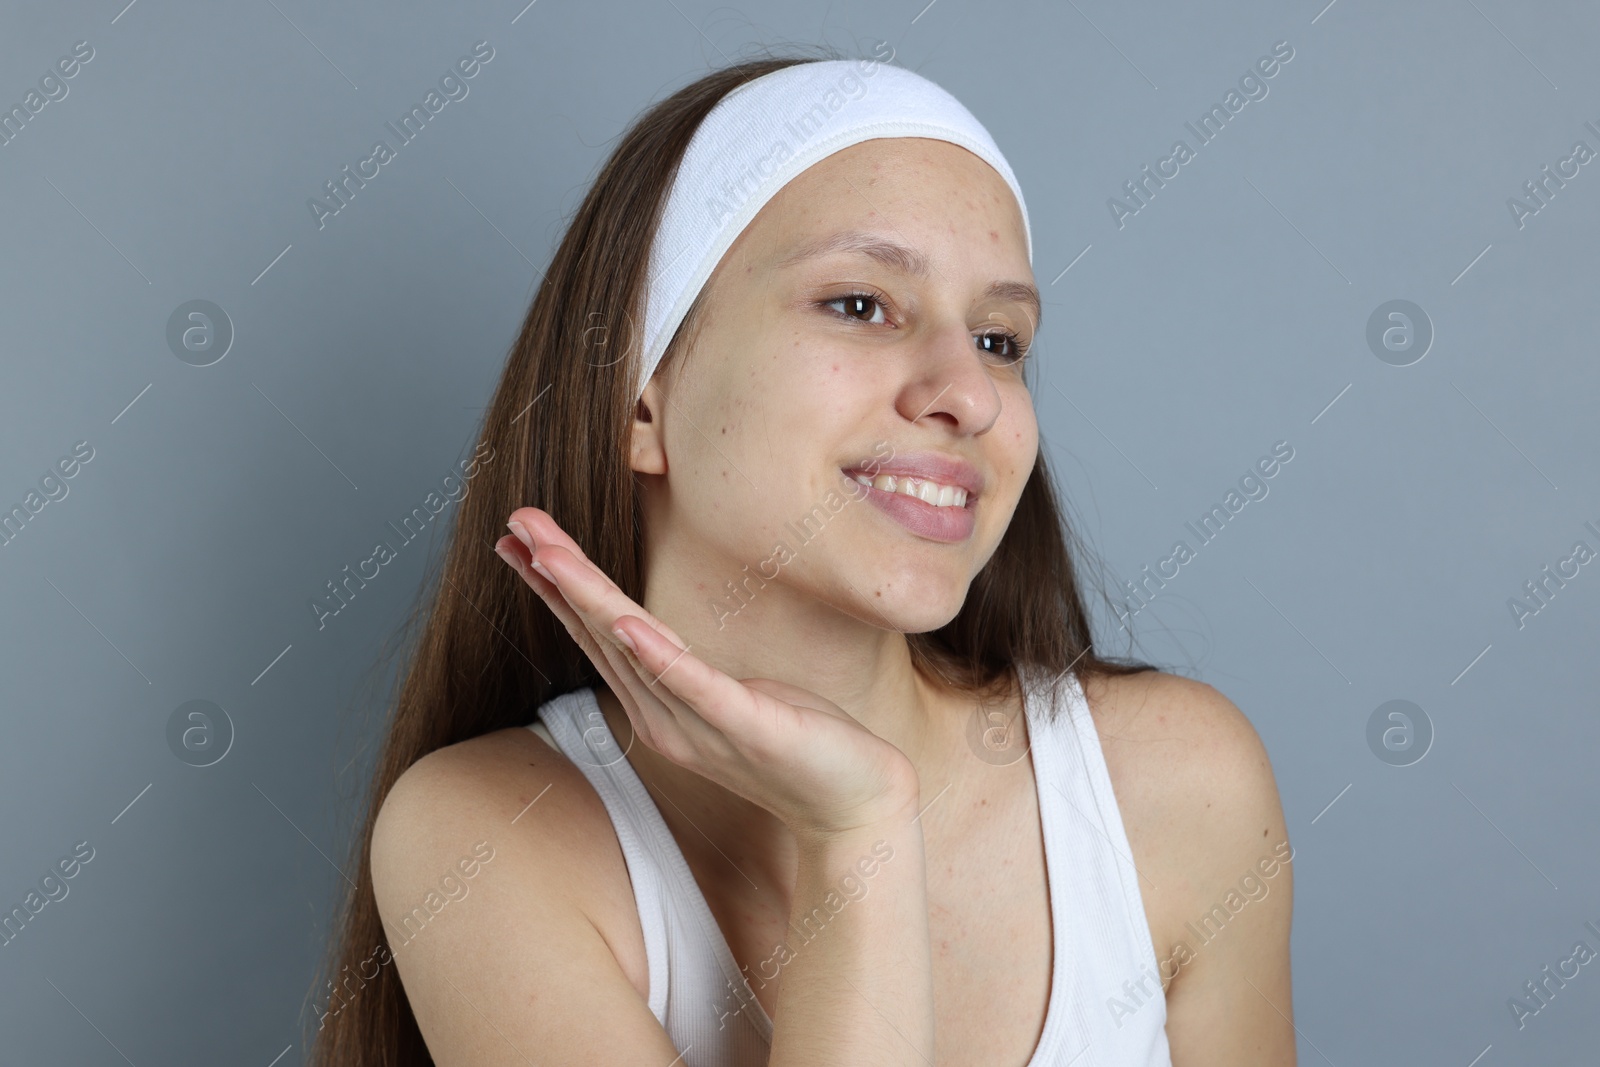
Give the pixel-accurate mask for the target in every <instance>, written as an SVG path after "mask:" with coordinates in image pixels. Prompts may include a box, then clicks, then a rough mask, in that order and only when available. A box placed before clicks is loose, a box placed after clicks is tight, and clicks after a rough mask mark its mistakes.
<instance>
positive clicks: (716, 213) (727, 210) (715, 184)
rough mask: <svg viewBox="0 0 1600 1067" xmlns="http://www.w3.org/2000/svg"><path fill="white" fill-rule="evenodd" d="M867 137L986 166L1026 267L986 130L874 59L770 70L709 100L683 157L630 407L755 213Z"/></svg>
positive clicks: (654, 256) (943, 97)
mask: <svg viewBox="0 0 1600 1067" xmlns="http://www.w3.org/2000/svg"><path fill="white" fill-rule="evenodd" d="M876 137H927V138H932V139H935V140H940V141H948V142H950V143H951V144H956V145H960V146H961V147H962V148H965V149H967V151H969V152H971V153H973V154H974V155H976V156H978V157H979V158H980V159H982V160H984V161H985V162H986V163H988V164H989V165H990V166H991V167H993V168H994V169H995V170H996V171H997V172H999V174H1000V176H1001V177H1002V178H1004V179H1005V181H1006V184H1007V185H1009V186H1010V187H1011V192H1012V194H1013V195H1014V196H1015V197H1016V198H1017V208H1018V210H1019V211H1021V213H1022V229H1023V233H1024V235H1025V236H1026V238H1027V243H1028V262H1029V263H1032V262H1033V233H1032V231H1031V230H1030V229H1029V227H1028V208H1027V205H1026V204H1025V203H1024V202H1023V199H1022V188H1021V187H1020V186H1019V185H1018V184H1017V178H1016V175H1015V174H1013V173H1012V172H1011V166H1010V164H1008V163H1007V162H1006V159H1005V156H1003V155H1001V153H1000V149H999V147H998V146H997V145H996V144H995V143H994V139H993V138H992V137H990V136H989V131H988V130H985V129H984V128H983V124H982V123H980V122H979V121H978V120H977V119H976V118H974V117H973V115H972V113H971V112H970V111H968V110H967V109H966V108H965V107H963V106H962V105H961V102H960V101H959V100H957V99H956V98H955V97H953V96H951V95H950V94H949V93H948V92H946V91H945V90H944V89H941V88H940V87H939V86H937V85H935V84H934V83H933V82H931V81H929V80H928V79H927V78H924V77H923V76H922V75H920V74H916V73H914V72H912V71H909V70H906V69H905V68H903V67H895V66H890V65H888V64H885V63H880V62H879V61H877V60H868V59H860V60H857V59H829V60H819V61H814V62H807V63H797V64H795V65H793V66H788V67H783V68H780V69H778V70H775V71H773V72H772V73H770V74H764V75H762V76H761V77H759V78H756V79H755V80H753V81H749V82H746V83H744V84H743V85H741V86H739V87H738V88H736V89H734V90H733V91H732V92H730V93H728V94H727V95H726V96H724V97H723V98H722V99H721V100H720V101H718V102H717V104H716V106H715V107H713V108H712V109H711V111H710V113H708V114H707V115H706V117H705V118H704V119H703V120H702V121H701V123H700V126H699V128H698V129H697V130H696V131H695V133H694V136H693V137H692V138H691V139H690V141H689V146H688V149H687V150H686V151H685V152H684V156H683V162H682V164H681V165H680V166H679V168H678V173H677V176H676V177H675V178H674V179H673V185H672V192H671V193H670V194H669V196H668V198H667V203H666V207H665V208H664V209H663V211H662V215H661V220H660V224H659V226H658V227H657V230H656V236H655V242H654V243H653V244H652V245H651V248H650V275H649V279H650V280H649V284H648V285H647V287H646V293H645V320H644V355H643V357H642V366H641V373H640V376H639V382H638V388H636V389H635V390H634V395H635V396H636V397H637V396H639V395H641V394H643V392H644V387H645V385H646V384H647V383H648V382H649V381H650V376H651V375H652V374H654V373H655V369H656V366H657V364H659V363H660V362H661V356H662V353H663V352H664V350H665V349H666V347H667V344H668V342H670V341H671V340H672V336H673V334H674V333H675V332H676V331H677V329H678V325H679V324H680V323H681V322H682V321H683V317H684V316H685V315H686V314H688V311H689V305H690V304H692V303H694V298H695V297H696V296H697V295H699V293H700V289H701V288H702V287H703V286H704V285H705V284H706V281H707V279H709V278H710V277H711V272H712V271H713V270H715V269H716V266H717V264H718V263H719V262H721V260H722V256H723V253H725V252H727V250H728V248H729V247H730V246H731V245H732V244H733V242H734V239H735V238H737V237H738V236H739V234H740V233H742V232H743V231H744V228H745V227H746V226H748V225H749V224H750V220H752V219H753V218H755V216H756V212H758V211H760V210H761V207H762V205H764V204H765V203H766V202H767V201H768V200H771V199H772V197H773V195H774V194H776V193H777V191H778V190H779V189H781V188H783V186H784V185H786V184H788V182H789V181H791V180H792V179H793V178H795V177H796V176H797V175H798V174H800V173H801V172H802V171H804V170H805V169H806V168H807V167H810V166H811V165H812V164H814V163H816V162H818V161H819V160H821V159H823V158H824V157H826V156H830V155H832V154H833V153H835V152H837V151H839V150H840V149H844V148H848V147H850V146H851V145H854V144H859V143H861V142H862V141H867V140H871V139H873V138H876Z"/></svg>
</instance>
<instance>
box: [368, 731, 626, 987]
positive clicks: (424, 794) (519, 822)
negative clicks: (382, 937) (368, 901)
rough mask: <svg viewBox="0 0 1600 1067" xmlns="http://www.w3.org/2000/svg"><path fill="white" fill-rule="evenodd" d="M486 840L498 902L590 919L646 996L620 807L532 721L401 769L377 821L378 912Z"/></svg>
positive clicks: (374, 855) (374, 858)
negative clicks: (617, 822) (619, 832)
mask: <svg viewBox="0 0 1600 1067" xmlns="http://www.w3.org/2000/svg"><path fill="white" fill-rule="evenodd" d="M480 841H487V842H488V843H489V845H490V846H491V847H492V848H493V849H494V850H495V855H496V858H495V861H494V863H493V866H494V867H495V868H497V870H496V873H497V874H498V875H499V876H500V877H499V878H497V879H496V882H497V883H499V885H500V887H501V890H500V891H497V892H496V893H495V894H493V896H494V898H495V899H496V900H497V901H498V902H499V903H498V905H497V906H499V907H502V908H506V909H508V910H511V911H522V910H523V909H540V910H544V909H548V908H551V907H553V906H560V907H563V908H566V909H568V911H569V913H570V914H573V915H581V916H583V917H584V918H586V919H587V921H588V922H590V923H592V924H593V926H594V927H595V929H596V930H598V931H599V932H600V934H601V936H602V937H603V938H605V940H606V942H607V944H608V945H610V947H611V949H612V951H613V953H614V954H615V955H616V957H617V961H618V963H619V964H620V965H621V966H622V968H623V970H624V972H625V973H627V975H628V977H629V979H630V980H631V981H632V982H633V984H634V985H635V987H636V988H638V989H639V990H640V992H641V995H643V994H644V992H645V989H646V984H647V980H648V969H647V966H646V962H645V959H644V951H643V949H644V937H643V933H642V931H641V930H640V927H639V916H638V909H637V905H636V904H635V902H634V898H633V893H632V883H631V882H630V880H629V877H628V870H627V863H626V861H625V860H624V858H623V855H622V849H621V846H620V844H619V843H618V841H617V836H616V831H615V828H614V827H613V826H612V824H611V819H610V816H609V815H608V814H607V812H606V809H605V805H604V804H603V803H602V802H601V800H600V796H599V794H598V793H596V792H595V790H594V787H593V786H592V785H591V784H590V783H589V780H588V778H587V777H585V775H584V773H583V771H581V770H580V769H579V768H578V767H577V766H575V765H574V764H573V763H572V761H571V760H569V759H568V758H567V757H566V756H565V755H564V754H563V753H561V752H559V751H557V750H555V749H553V748H551V747H550V745H549V744H548V743H546V742H545V740H544V739H543V738H541V737H540V736H539V735H538V734H536V733H535V732H534V731H532V730H530V729H526V728H522V727H516V728H512V729H505V730H496V731H494V732H492V733H488V734H484V735H482V736H479V737H474V738H471V739H469V740H466V741H461V742H458V743H456V744H453V745H448V746H446V747H444V748H441V749H438V750H436V751H434V752H431V753H429V754H428V755H426V756H424V757H423V758H422V759H420V760H418V761H417V762H416V763H414V764H412V766H411V767H409V768H408V769H407V770H406V771H405V773H403V774H402V775H401V776H400V778H399V779H398V780H397V781H396V782H395V784H394V787H393V788H392V789H390V791H389V793H388V795H387V796H386V797H385V798H384V801H383V804H382V806H381V807H380V809H379V812H378V817H377V821H376V823H375V824H374V827H373V841H372V874H373V883H374V888H375V890H376V891H377V894H378V897H379V905H380V909H382V906H383V902H384V897H385V895H386V893H385V890H386V888H387V889H388V890H389V895H393V896H396V897H397V898H399V899H407V898H405V896H404V887H407V886H410V885H413V884H421V883H425V882H427V881H430V880H431V881H437V878H438V872H437V871H435V870H434V868H435V867H438V868H439V869H440V870H444V869H445V868H447V867H448V866H450V865H451V864H453V863H455V861H456V859H457V858H458V855H460V854H464V853H463V852H462V850H463V849H470V848H471V847H472V846H473V844H474V843H476V842H480ZM441 864H443V866H441ZM506 918H507V921H515V918H516V916H515V915H514V914H512V915H507V917H506Z"/></svg>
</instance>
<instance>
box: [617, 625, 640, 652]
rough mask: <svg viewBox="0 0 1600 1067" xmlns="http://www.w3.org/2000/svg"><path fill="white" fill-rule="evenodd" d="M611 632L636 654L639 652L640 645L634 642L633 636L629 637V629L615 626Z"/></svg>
mask: <svg viewBox="0 0 1600 1067" xmlns="http://www.w3.org/2000/svg"><path fill="white" fill-rule="evenodd" d="M611 632H612V633H613V634H614V635H615V636H616V638H617V640H618V641H621V642H622V643H623V644H625V645H627V646H628V648H629V649H630V650H632V652H633V653H634V655H638V654H639V646H638V645H636V644H634V643H633V638H631V637H629V636H628V634H627V631H625V630H623V628H622V627H620V626H616V627H613V628H612V630H611Z"/></svg>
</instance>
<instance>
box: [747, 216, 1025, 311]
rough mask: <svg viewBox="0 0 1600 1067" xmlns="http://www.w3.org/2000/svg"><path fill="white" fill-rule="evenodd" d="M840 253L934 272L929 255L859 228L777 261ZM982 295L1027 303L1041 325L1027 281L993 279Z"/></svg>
mask: <svg viewBox="0 0 1600 1067" xmlns="http://www.w3.org/2000/svg"><path fill="white" fill-rule="evenodd" d="M839 253H851V254H854V255H863V256H870V257H872V258H873V259H875V260H877V261H878V262H879V263H882V264H883V265H884V266H886V267H888V268H890V269H891V270H896V271H899V272H900V273H901V274H909V275H912V276H914V277H918V278H926V277H927V276H928V275H929V274H931V273H933V264H932V263H931V262H930V261H929V259H928V257H927V256H925V255H924V254H922V253H921V252H919V251H917V250H916V249H915V248H908V247H906V246H905V245H902V244H897V243H895V242H894V241H891V240H889V239H888V238H885V237H880V236H878V235H877V234H871V233H865V232H863V231H861V230H842V231H840V232H839V233H835V234H830V235H829V236H827V237H821V238H818V239H816V240H814V241H808V242H807V243H806V244H803V245H801V246H800V247H799V248H798V249H796V250H795V251H794V252H793V253H791V254H790V255H788V256H786V257H784V258H783V259H782V260H779V262H778V267H779V268H784V267H792V266H794V265H795V264H796V263H799V262H801V261H803V260H807V259H815V258H817V257H820V256H829V255H837V254H839ZM983 297H984V299H999V300H1014V301H1016V302H1018V303H1021V304H1026V305H1027V306H1028V308H1029V310H1031V311H1032V312H1033V325H1034V328H1035V329H1038V328H1039V327H1040V326H1041V325H1042V324H1043V321H1044V307H1043V305H1042V303H1041V301H1040V299H1039V290H1038V289H1037V288H1035V287H1034V286H1033V285H1030V284H1029V283H1027V282H992V283H991V284H990V285H989V286H988V287H987V288H986V289H984V291H983Z"/></svg>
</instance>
